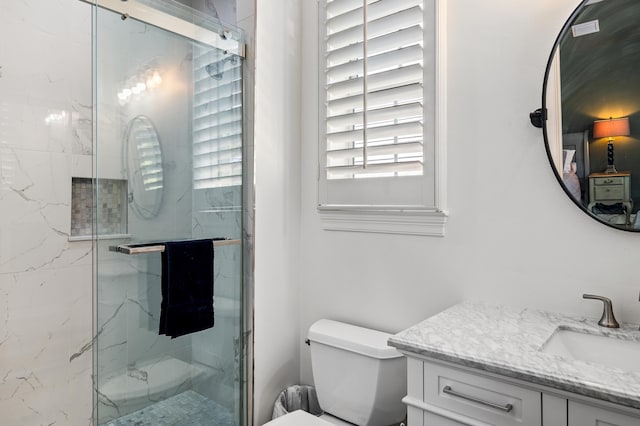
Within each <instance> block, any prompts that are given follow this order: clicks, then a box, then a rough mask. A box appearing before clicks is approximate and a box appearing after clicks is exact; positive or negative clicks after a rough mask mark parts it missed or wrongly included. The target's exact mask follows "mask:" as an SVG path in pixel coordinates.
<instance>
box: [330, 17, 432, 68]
mask: <svg viewBox="0 0 640 426" xmlns="http://www.w3.org/2000/svg"><path fill="white" fill-rule="evenodd" d="M421 39H422V28H420V26H419V25H414V26H413V27H409V28H404V29H401V30H399V31H394V32H392V33H389V34H385V35H382V36H380V37H376V38H374V39H372V40H370V41H369V43H368V46H367V47H368V51H369V55H377V54H379V53H382V52H386V51H388V50H391V49H394V48H397V47H398V46H407V45H410V44H413V43H416V40H421ZM362 44H363V43H362V41H360V42H358V43H355V44H351V45H349V46H345V47H342V48H340V49H336V50H334V51H332V52H331V53H329V54H328V55H327V66H329V67H333V66H336V65H340V64H343V63H345V62H348V61H352V60H354V59H362V56H363V54H362V52H363V46H362Z"/></svg>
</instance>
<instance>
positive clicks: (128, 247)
mask: <svg viewBox="0 0 640 426" xmlns="http://www.w3.org/2000/svg"><path fill="white" fill-rule="evenodd" d="M237 244H240V240H232V239H222V240H213V246H214V247H221V246H231V245H237ZM109 251H114V252H117V253H122V254H143V253H162V252H163V251H164V244H163V243H142V244H121V245H119V246H109Z"/></svg>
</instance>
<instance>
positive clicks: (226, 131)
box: [193, 46, 242, 189]
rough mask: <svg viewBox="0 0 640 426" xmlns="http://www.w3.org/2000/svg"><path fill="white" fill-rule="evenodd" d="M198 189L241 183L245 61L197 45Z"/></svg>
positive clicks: (195, 125)
mask: <svg viewBox="0 0 640 426" xmlns="http://www.w3.org/2000/svg"><path fill="white" fill-rule="evenodd" d="M193 60H194V99H195V100H194V111H193V181H194V188H195V189H205V188H220V187H229V186H238V185H241V184H242V60H241V59H240V58H238V57H237V56H235V55H233V54H222V52H221V51H219V50H218V49H211V48H209V47H201V46H194V56H193Z"/></svg>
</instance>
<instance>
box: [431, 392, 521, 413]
mask: <svg viewBox="0 0 640 426" xmlns="http://www.w3.org/2000/svg"><path fill="white" fill-rule="evenodd" d="M442 392H444V393H446V394H448V395H451V396H456V397H458V398H462V399H466V400H468V401H473V402H477V403H478V404H483V405H487V406H489V407H491V408H495V409H496V410H500V411H504V412H505V413H508V412H510V411H511V410H513V405H511V404H507V405H499V404H494V403H493V402H489V401H485V400H483V399H479V398H476V397H473V396H469V395H463V394H461V393H458V392H456V391H454V390H453V389H451V386H449V385H447V386H445V387H444V388H442Z"/></svg>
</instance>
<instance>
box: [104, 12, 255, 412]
mask: <svg viewBox="0 0 640 426" xmlns="http://www.w3.org/2000/svg"><path fill="white" fill-rule="evenodd" d="M118 3H119V2H118ZM128 3H129V4H131V3H132V2H128ZM133 3H140V4H142V5H143V6H145V7H147V6H156V3H155V2H151V1H145V2H133ZM158 4H160V2H158ZM164 7H165V9H164V10H162V11H160V12H159V15H158V13H156V11H153V13H152V15H153V14H156V15H158V16H162V17H163V19H164V20H160V21H154V23H155V25H152V24H149V23H145V21H147V22H148V20H147V19H146V18H145V17H144V16H142V17H141V18H140V19H138V16H133V14H131V15H128V14H127V15H125V14H122V13H115V12H113V11H110V10H106V9H103V8H100V7H98V8H96V10H95V18H94V19H95V25H94V31H95V36H96V37H95V40H96V41H95V45H94V64H95V67H94V68H95V75H94V79H95V80H94V87H95V105H96V113H95V123H96V124H95V129H96V139H95V146H94V153H95V156H94V180H93V185H92V187H93V196H94V202H95V207H96V209H95V218H94V219H95V225H94V233H95V237H94V242H95V248H96V250H95V256H94V270H95V273H94V274H95V282H96V285H95V289H94V290H95V295H96V302H95V310H96V316H95V317H96V323H95V332H96V340H95V344H94V348H95V350H94V357H95V369H94V376H95V386H96V423H97V424H109V425H112V424H113V425H120V424H122V425H124V424H138V425H160V424H187V423H188V424H190V425H200V424H201V425H211V424H215V425H239V424H240V421H241V420H240V419H241V395H242V389H241V380H240V368H241V359H240V354H241V353H242V348H241V347H240V345H241V344H242V342H241V339H240V334H241V300H242V244H241V235H242V117H243V113H242V57H241V56H239V55H238V54H235V53H230V51H229V50H227V49H222V48H217V47H214V46H212V45H211V44H208V42H207V40H213V39H218V40H226V41H227V42H228V41H233V40H234V39H235V40H239V39H240V36H239V34H238V33H237V32H236V31H230V30H228V29H227V28H224V29H223V28H222V27H216V25H217V24H216V23H211V22H209V23H207V25H206V26H205V27H203V26H201V25H194V24H193V22H194V21H195V19H193V16H191V15H189V13H190V11H189V10H188V9H180V8H177V6H176V5H173V6H172V8H173V9H171V10H167V9H166V4H165V6H164ZM141 10H143V11H144V10H146V9H145V8H144V7H143V8H142V9H141ZM167 12H168V13H167ZM172 15H173V16H172ZM176 15H178V16H180V17H181V18H184V17H185V16H191V19H190V22H187V21H185V20H184V19H179V18H178V19H175V16H176ZM199 19H201V20H203V21H204V19H203V18H199ZM158 22H159V23H158ZM165 22H166V23H167V24H166V25H165V24H164V23H165ZM201 23H202V22H200V23H199V24H201ZM180 28H186V29H187V31H186V32H185V31H181V30H180ZM179 33H181V34H179ZM185 34H187V35H189V34H191V35H192V36H186V35H185ZM194 37H195V38H197V39H194ZM201 239H207V240H211V241H212V243H211V244H212V245H213V246H214V253H213V258H212V259H211V262H213V294H214V297H213V309H214V324H213V327H210V328H204V329H202V330H201V331H197V332H192V333H188V334H184V335H179V336H178V337H175V338H172V337H170V336H167V335H163V334H160V333H159V330H160V322H161V317H162V316H163V315H165V314H166V311H163V310H165V309H167V306H166V299H167V291H170V290H167V288H166V286H167V284H166V279H165V281H163V277H162V274H163V270H165V273H166V269H167V268H166V265H165V267H164V268H163V264H162V262H163V260H162V254H161V252H162V251H163V250H164V248H165V243H167V242H172V241H192V240H201ZM220 239H223V240H220ZM214 240H215V241H214ZM167 262H169V260H167ZM200 264H202V263H200ZM200 264H199V265H200ZM173 266H175V265H172V268H173ZM178 266H180V265H178ZM196 269H198V271H199V272H198V273H201V272H200V270H201V269H202V270H205V269H207V267H205V266H204V265H203V266H202V267H197V268H196ZM205 277H206V276H205ZM165 278H166V277H165ZM163 283H164V287H165V288H164V289H163ZM178 284H180V285H185V283H183V282H180V283H178ZM188 284H189V283H186V285H188ZM173 285H174V286H175V285H177V284H176V282H175V280H174V283H173ZM163 301H164V302H163ZM163 303H164V304H163ZM207 327H208V326H207Z"/></svg>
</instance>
